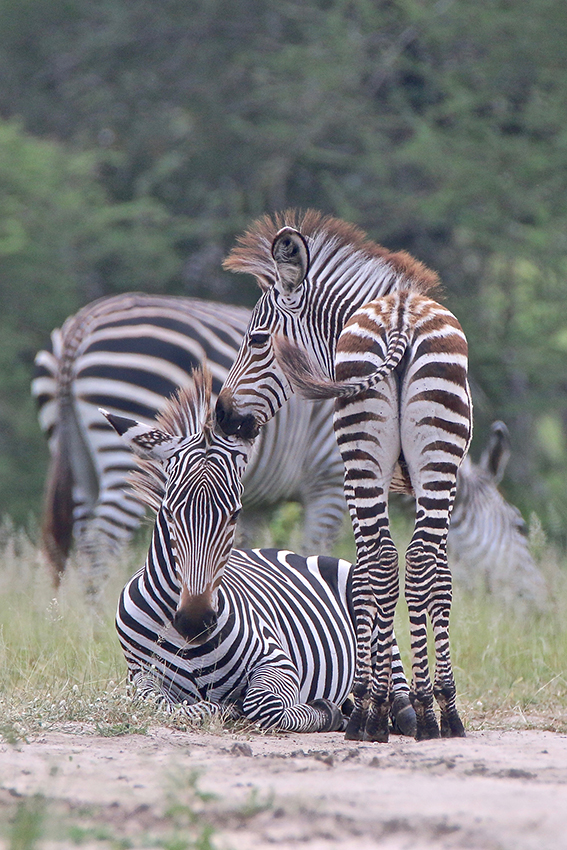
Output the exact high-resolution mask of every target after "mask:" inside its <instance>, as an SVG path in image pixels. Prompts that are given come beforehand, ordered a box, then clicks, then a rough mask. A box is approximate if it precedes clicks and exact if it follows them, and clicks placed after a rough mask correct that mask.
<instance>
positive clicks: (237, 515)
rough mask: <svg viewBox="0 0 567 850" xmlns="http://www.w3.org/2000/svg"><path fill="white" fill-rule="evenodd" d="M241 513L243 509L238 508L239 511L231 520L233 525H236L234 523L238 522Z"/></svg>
mask: <svg viewBox="0 0 567 850" xmlns="http://www.w3.org/2000/svg"><path fill="white" fill-rule="evenodd" d="M240 511H241V509H240V508H238V510H236V511H235V512H234V513H233V515H232V516H231V518H230V524H231V525H234V523H235V522H236V521H237V519H238V517H239V516H240Z"/></svg>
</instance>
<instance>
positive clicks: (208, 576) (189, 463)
mask: <svg viewBox="0 0 567 850" xmlns="http://www.w3.org/2000/svg"><path fill="white" fill-rule="evenodd" d="M211 385H212V384H211V375H210V373H209V372H208V371H207V370H202V371H201V370H196V371H195V372H194V374H193V386H190V387H186V388H183V389H181V390H179V391H178V393H177V395H175V396H174V397H173V398H172V399H171V400H170V401H169V403H168V405H167V407H166V408H165V410H164V411H163V413H161V414H160V415H159V416H158V418H157V420H156V425H155V426H153V427H148V426H147V425H145V424H143V423H140V422H137V421H136V420H133V419H126V418H124V417H121V416H113V415H112V414H110V413H107V412H106V411H103V410H101V412H102V413H104V415H105V416H106V418H107V419H108V421H109V422H110V423H111V425H112V426H113V427H114V428H115V429H116V431H117V432H118V433H119V434H120V435H121V436H122V438H123V439H124V440H125V441H126V442H127V443H128V444H129V445H130V447H131V448H132V450H133V451H134V452H135V454H136V455H138V457H139V458H142V461H140V470H139V471H138V472H136V473H134V475H133V476H132V483H133V484H134V487H135V489H136V490H137V492H138V495H139V496H140V498H141V499H142V500H143V501H144V502H145V503H146V504H147V505H148V506H149V507H151V508H153V509H154V510H155V511H156V513H157V517H156V530H155V533H154V541H153V545H154V546H156V545H158V544H159V545H161V546H162V547H163V551H162V558H163V559H165V560H167V558H168V557H169V553H171V555H172V556H173V562H172V563H171V564H170V567H171V569H172V570H173V571H174V573H175V575H174V576H172V578H173V579H177V580H178V581H179V583H180V585H181V594H180V599H179V605H178V608H177V611H176V614H175V617H174V620H173V625H174V626H175V628H176V629H177V631H178V632H179V633H180V634H181V635H182V636H183V637H184V638H186V639H187V640H188V641H190V642H192V643H194V644H199V643H203V642H204V641H206V639H207V637H208V635H209V634H210V633H211V632H212V631H213V630H214V628H215V626H216V622H217V608H218V600H217V596H218V587H219V585H220V582H221V580H222V576H223V571H224V567H225V565H226V562H227V560H228V557H229V555H230V551H231V549H232V544H233V542H234V536H235V532H236V520H237V518H238V514H239V513H240V509H241V495H242V489H243V488H242V481H241V479H242V475H243V473H244V469H245V467H246V463H247V460H248V453H249V451H250V449H251V443H250V442H247V441H246V440H242V439H237V438H235V437H226V436H224V435H222V434H217V433H215V431H214V429H213V419H212V411H211ZM165 560H164V563H165Z"/></svg>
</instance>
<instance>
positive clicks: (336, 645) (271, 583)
mask: <svg viewBox="0 0 567 850" xmlns="http://www.w3.org/2000/svg"><path fill="white" fill-rule="evenodd" d="M210 392H211V387H210V382H209V381H208V380H207V375H206V374H204V375H203V374H201V373H200V372H197V373H195V375H194V384H193V385H192V387H190V388H187V389H186V390H183V391H180V392H179V393H178V395H177V396H176V397H175V398H174V399H172V400H171V401H170V402H169V403H168V405H167V406H166V409H165V411H164V412H163V413H162V414H161V415H160V417H159V418H158V420H157V422H155V423H154V424H153V425H150V426H148V425H145V424H144V423H141V422H139V421H136V420H132V419H129V418H124V417H119V416H116V415H113V414H110V413H108V412H106V411H103V412H104V413H105V415H106V417H107V419H108V420H109V422H110V423H111V424H112V426H113V427H114V428H115V429H116V431H117V432H118V434H120V435H121V437H122V439H123V440H124V441H125V442H126V444H127V445H129V446H130V447H131V448H132V450H133V451H134V452H135V453H136V455H137V456H138V457H139V458H140V460H139V463H140V467H141V468H140V473H139V475H138V476H137V478H136V486H137V488H138V492H139V493H140V495H141V497H142V498H144V499H145V501H146V502H147V504H148V505H149V506H150V507H152V508H153V509H154V510H155V511H156V521H155V524H154V529H153V535H152V541H151V545H150V548H149V552H148V557H147V560H146V564H145V566H144V568H143V569H142V570H141V571H140V572H139V573H138V574H137V575H136V576H134V578H133V579H131V581H130V582H128V584H127V585H126V587H125V589H124V591H123V593H122V595H121V598H120V603H119V606H118V614H117V620H116V622H117V628H118V633H119V637H120V641H121V643H122V647H123V649H124V653H125V656H126V660H127V663H128V668H129V674H130V678H131V680H132V681H133V682H134V684H135V685H136V687H137V688H138V689H139V690H140V691H141V692H142V693H143V694H150V693H151V694H153V695H156V696H157V697H158V698H159V699H160V700H161V701H162V702H163V703H164V704H165V705H166V706H169V707H172V706H174V705H175V704H178V703H180V702H181V703H183V702H185V701H186V702H187V703H188V706H187V707H186V709H185V710H186V712H187V714H188V715H189V717H190V718H192V719H199V718H200V717H201V716H203V715H204V714H205V715H206V714H210V713H216V712H218V711H220V710H222V707H223V706H225V707H226V706H227V705H228V706H229V707H230V709H231V711H232V712H233V713H234V712H242V713H243V714H244V716H245V717H247V718H248V719H250V720H252V721H254V722H257V723H259V724H260V725H261V726H262V727H263V728H278V729H285V730H289V731H330V730H333V729H339V728H342V725H343V717H342V715H341V712H340V710H339V708H340V706H341V705H342V703H343V702H344V700H345V699H346V696H347V694H348V693H349V692H350V688H351V685H352V679H353V673H354V664H355V649H356V647H355V629H354V625H353V619H354V615H353V610H352V605H351V581H352V575H353V571H352V567H351V566H350V565H349V564H346V563H345V562H344V561H337V560H336V559H332V558H324V557H311V558H309V559H305V558H303V557H301V556H298V555H295V554H293V553H291V552H283V551H276V550H261V551H259V550H255V551H244V552H243V551H235V550H232V552H231V546H232V543H233V540H234V535H235V528H236V525H235V520H236V518H237V516H238V512H239V510H240V507H241V495H242V484H241V477H242V473H243V471H244V468H245V464H246V461H247V457H248V453H249V451H250V448H251V446H250V443H249V441H247V440H241V439H239V438H234V437H225V436H224V435H222V434H220V433H218V432H217V431H216V430H215V429H214V427H213V421H212V416H211V408H210ZM391 640H392V645H393V656H394V659H393V662H394V666H395V675H394V677H393V679H392V688H393V692H394V694H393V708H392V710H393V713H394V719H395V721H396V722H397V723H398V725H399V726H400V728H401V729H402V730H403V729H404V728H405V729H407V728H409V730H410V731H411V728H412V724H413V723H414V720H415V715H414V712H413V709H412V708H411V706H410V705H409V697H408V686H407V683H406V681H405V678H404V676H403V671H402V669H401V665H400V663H399V655H398V653H397V646H396V644H395V639H394V637H393V635H392V636H391ZM408 724H409V727H408Z"/></svg>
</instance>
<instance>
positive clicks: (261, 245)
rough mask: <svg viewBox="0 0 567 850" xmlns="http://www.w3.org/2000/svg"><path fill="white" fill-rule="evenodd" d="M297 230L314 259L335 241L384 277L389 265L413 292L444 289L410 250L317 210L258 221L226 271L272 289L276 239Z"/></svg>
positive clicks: (287, 212)
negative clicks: (384, 244)
mask: <svg viewBox="0 0 567 850" xmlns="http://www.w3.org/2000/svg"><path fill="white" fill-rule="evenodd" d="M285 226H287V227H293V228H295V229H296V230H298V231H299V232H300V233H301V234H302V235H303V236H305V237H306V238H307V241H308V244H309V250H310V252H311V256H312V259H313V258H315V257H316V255H317V252H318V251H320V250H321V249H322V248H323V247H324V246H325V245H327V244H328V243H330V242H332V243H333V250H334V252H335V253H336V252H337V251H341V250H343V251H348V252H349V253H351V254H352V256H353V260H354V259H356V260H357V261H358V262H361V263H370V264H371V265H372V264H373V263H376V269H377V271H378V270H380V274H381V275H382V274H383V272H384V267H385V266H389V267H390V269H391V270H392V273H393V275H394V276H396V277H402V278H403V279H404V281H405V282H407V284H409V285H410V286H411V288H412V289H414V290H417V291H419V292H420V293H422V294H426V293H427V294H431V293H432V292H434V291H435V290H437V289H438V288H439V287H440V283H439V278H438V276H437V274H436V273H435V272H434V271H432V270H431V269H429V268H427V266H425V265H424V264H423V263H421V262H419V260H416V259H415V258H414V257H412V256H411V254H408V253H407V252H406V251H389V250H388V249H387V248H383V247H382V246H381V245H379V244H378V243H377V242H374V241H373V240H372V239H369V237H368V236H367V234H366V233H365V232H364V231H363V230H361V229H360V228H359V227H357V226H356V225H354V224H348V223H347V222H345V221H342V220H341V219H338V218H334V217H333V216H330V215H323V214H322V213H320V212H318V211H317V210H312V209H308V210H306V211H302V210H296V209H288V210H285V211H284V212H281V213H275V214H274V215H273V216H270V215H265V216H263V217H262V218H259V219H257V220H256V221H255V222H254V223H253V224H252V225H251V227H250V228H249V229H248V230H247V231H246V232H245V233H244V234H243V235H242V236H240V237H239V238H238V240H237V244H236V246H235V247H234V248H233V249H232V251H231V252H230V254H229V255H228V257H227V258H226V259H225V261H224V263H223V266H224V268H225V269H227V270H229V271H234V272H246V273H248V274H252V275H254V276H255V277H256V278H257V279H258V282H259V283H260V285H261V286H262V285H264V286H266V285H269V286H271V285H272V284H273V283H274V280H275V267H274V262H273V259H272V255H271V247H272V242H273V240H274V237H275V235H276V233H277V232H278V230H280V229H281V228H282V227H285Z"/></svg>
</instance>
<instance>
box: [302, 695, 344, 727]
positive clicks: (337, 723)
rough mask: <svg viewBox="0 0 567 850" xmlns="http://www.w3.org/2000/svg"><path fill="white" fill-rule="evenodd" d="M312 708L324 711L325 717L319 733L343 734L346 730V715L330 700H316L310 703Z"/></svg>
mask: <svg viewBox="0 0 567 850" xmlns="http://www.w3.org/2000/svg"><path fill="white" fill-rule="evenodd" d="M308 705H309V706H310V707H311V708H315V709H317V710H318V711H322V712H323V714H324V715H325V719H324V721H323V725H322V726H321V728H320V729H319V732H342V731H343V729H344V721H345V718H344V715H343V713H342V711H341V710H340V708H339V707H338V705H335V703H334V702H330V700H328V699H315V700H313V702H310V703H308Z"/></svg>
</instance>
